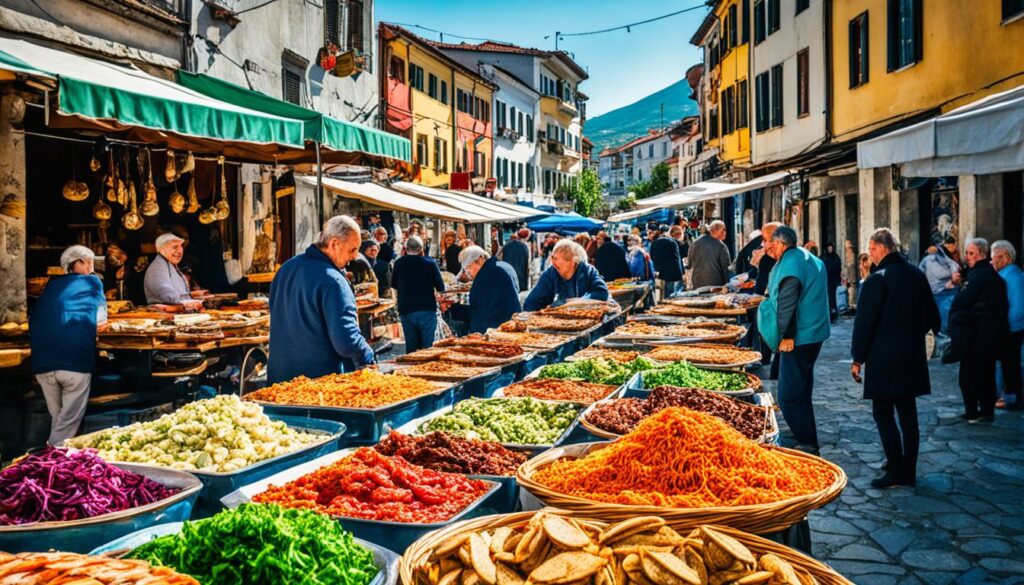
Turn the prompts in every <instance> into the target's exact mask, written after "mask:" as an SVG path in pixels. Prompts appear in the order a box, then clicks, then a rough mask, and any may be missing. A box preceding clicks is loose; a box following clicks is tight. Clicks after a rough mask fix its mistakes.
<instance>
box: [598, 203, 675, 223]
mask: <svg viewBox="0 0 1024 585" xmlns="http://www.w3.org/2000/svg"><path fill="white" fill-rule="evenodd" d="M665 211H666V210H664V209H651V208H650V207H641V208H640V209H634V210H632V211H624V212H622V213H616V214H613V215H609V216H608V220H607V221H608V223H619V222H627V221H633V220H635V219H640V218H642V217H647V216H650V217H651V220H654V221H657V220H659V219H661V216H663V215H665V213H664V212H665Z"/></svg>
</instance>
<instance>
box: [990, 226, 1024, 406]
mask: <svg viewBox="0 0 1024 585" xmlns="http://www.w3.org/2000/svg"><path fill="white" fill-rule="evenodd" d="M1016 261H1017V249H1016V248H1014V247H1013V244H1011V243H1010V242H1008V241H1006V240H996V241H995V242H992V266H993V267H994V268H995V269H996V271H997V272H999V276H1000V278H1002V279H1003V280H1004V281H1005V282H1006V296H1007V298H1008V299H1009V301H1010V338H1009V341H1008V342H1007V343H1006V345H1005V346H1004V350H1003V351H1002V352H1001V354H1000V357H999V363H1000V365H1001V366H1002V381H1004V382H1005V392H1004V398H1000V399H999V400H996V408H1005V409H1007V410H1020V409H1021V407H1022V406H1024V397H1022V396H1021V369H1020V348H1021V345H1022V344H1024V271H1021V269H1020V267H1019V266H1017V265H1016V264H1015V262H1016ZM996 381H997V383H998V382H999V380H998V379H997V380H996Z"/></svg>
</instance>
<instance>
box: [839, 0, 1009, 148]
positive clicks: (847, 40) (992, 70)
mask: <svg viewBox="0 0 1024 585" xmlns="http://www.w3.org/2000/svg"><path fill="white" fill-rule="evenodd" d="M1011 5H1018V6H1019V3H1016V4H1015V3H1008V2H998V1H996V0H973V1H971V2H963V1H959V2H957V1H939V2H932V1H928V2H922V1H920V0H918V1H913V0H904V1H900V2H892V1H888V0H845V1H843V2H833V3H832V31H833V32H832V34H833V41H832V64H831V67H832V71H833V72H834V74H833V78H832V86H833V91H832V94H833V103H832V107H831V108H830V110H831V113H832V133H833V135H834V137H835V140H836V141H839V142H846V141H849V140H852V139H855V138H857V137H860V136H863V135H865V134H867V133H869V132H872V131H875V130H879V129H882V128H885V127H887V126H892V125H898V124H899V123H900V122H903V121H904V120H906V119H908V118H917V117H922V116H924V117H928V116H931V115H934V114H937V113H941V112H946V111H949V110H951V109H953V108H955V107H958V106H961V105H963V104H966V103H969V102H973V101H975V100H978V99H980V98H982V97H984V96H986V95H989V94H992V93H997V92H1000V91H1004V90H1006V89H1009V88H1012V87H1015V86H1018V85H1021V84H1022V83H1024V75H1022V73H1024V19H1021V18H1020V17H1021V16H1022V15H1024V11H1022V10H1021V9H1020V8H1016V12H1015V11H1014V9H1013V8H1011V7H1010V6H1011ZM1003 10H1008V11H1009V13H1007V14H1003Z"/></svg>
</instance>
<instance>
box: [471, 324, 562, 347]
mask: <svg viewBox="0 0 1024 585" xmlns="http://www.w3.org/2000/svg"><path fill="white" fill-rule="evenodd" d="M510 323H511V321H510ZM486 337H487V339H489V340H491V341H507V342H510V343H518V344H519V345H521V346H523V347H530V348H535V349H554V348H556V347H558V346H560V345H562V344H563V343H565V342H566V341H569V339H570V338H569V337H567V336H565V335H552V334H550V333H537V332H535V331H503V330H500V329H491V330H490V331H488V332H487V334H486Z"/></svg>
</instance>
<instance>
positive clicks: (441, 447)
mask: <svg viewBox="0 0 1024 585" xmlns="http://www.w3.org/2000/svg"><path fill="white" fill-rule="evenodd" d="M373 448H374V449H376V450H378V451H380V452H381V453H383V454H385V455H388V456H389V457H401V458H402V459H405V460H406V461H408V462H409V463H412V464H413V465H419V466H420V467H425V468H427V469H433V470H434V471H446V472H449V473H464V474H468V475H503V476H511V475H515V473H516V469H517V468H518V467H519V466H520V465H522V464H523V462H525V461H526V459H527V457H526V453H523V452H520V451H512V450H510V449H506V448H505V447H504V446H503V445H502V444H501V443H496V442H494V441H480V440H477V439H466V438H464V437H458V436H456V435H452V434H449V433H429V434H426V435H421V436H414V435H403V434H402V433H399V432H398V431H394V430H393V431H391V433H390V434H388V436H386V437H384V438H383V439H381V441H380V442H379V443H377V444H376V445H374V447H373Z"/></svg>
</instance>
